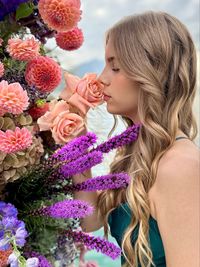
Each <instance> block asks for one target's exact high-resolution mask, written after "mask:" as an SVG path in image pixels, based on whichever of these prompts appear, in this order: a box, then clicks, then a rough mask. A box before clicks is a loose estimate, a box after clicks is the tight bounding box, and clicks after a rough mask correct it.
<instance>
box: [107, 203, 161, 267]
mask: <svg viewBox="0 0 200 267" xmlns="http://www.w3.org/2000/svg"><path fill="white" fill-rule="evenodd" d="M130 218H131V213H130V208H129V206H128V203H123V204H121V205H120V206H118V207H117V208H116V209H114V210H113V211H112V212H111V213H110V214H109V217H108V223H109V226H110V232H111V235H112V236H113V237H114V238H115V239H116V241H117V243H118V244H119V246H120V247H121V243H122V237H123V233H124V231H125V230H126V228H127V227H128V225H129V224H130ZM138 228H139V224H138V225H137V226H136V227H135V229H134V231H133V233H132V243H133V246H134V243H135V242H136V239H137V236H138ZM149 239H150V247H151V250H152V253H153V261H154V264H155V265H156V267H166V260H165V252H164V247H163V243H162V239H161V236H160V232H159V228H158V225H157V221H156V220H155V219H154V218H153V217H152V216H150V218H149ZM124 262H125V258H124V257H123V255H122V256H121V264H123V263H124ZM152 266H153V265H152ZM138 267H141V265H139V266H138Z"/></svg>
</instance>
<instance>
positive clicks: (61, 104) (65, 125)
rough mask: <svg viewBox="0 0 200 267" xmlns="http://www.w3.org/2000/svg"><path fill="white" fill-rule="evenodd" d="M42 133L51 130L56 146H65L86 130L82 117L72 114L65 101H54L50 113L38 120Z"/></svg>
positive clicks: (50, 105)
mask: <svg viewBox="0 0 200 267" xmlns="http://www.w3.org/2000/svg"><path fill="white" fill-rule="evenodd" d="M37 123H38V125H39V128H40V131H48V130H51V132H52V137H53V138H54V140H55V143H56V144H65V143H67V142H69V141H70V140H72V139H73V138H74V137H76V136H77V135H78V134H79V133H80V132H81V131H82V130H83V128H84V120H83V118H82V117H81V116H79V115H77V114H75V113H70V111H69V105H68V104H67V103H66V102H65V101H64V100H61V101H57V100H53V101H51V103H50V104H49V111H48V112H46V113H45V114H44V115H43V116H42V117H40V118H39V119H38V120H37Z"/></svg>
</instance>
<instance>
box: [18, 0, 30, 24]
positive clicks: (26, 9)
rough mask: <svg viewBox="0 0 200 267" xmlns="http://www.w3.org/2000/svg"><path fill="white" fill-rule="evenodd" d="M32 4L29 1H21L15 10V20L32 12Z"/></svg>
mask: <svg viewBox="0 0 200 267" xmlns="http://www.w3.org/2000/svg"><path fill="white" fill-rule="evenodd" d="M33 9H34V6H33V5H30V4H29V3H22V4H20V5H19V7H18V9H17V11H16V20H19V19H21V18H26V17H28V16H29V15H31V13H32V12H33Z"/></svg>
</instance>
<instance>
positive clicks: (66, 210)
mask: <svg viewBox="0 0 200 267" xmlns="http://www.w3.org/2000/svg"><path fill="white" fill-rule="evenodd" d="M93 210H94V208H93V207H92V206H90V205H89V204H88V202H86V201H83V200H76V199H69V200H64V201H60V202H57V203H55V204H53V205H51V206H48V207H45V208H41V209H38V210H35V211H33V212H32V214H33V215H36V216H37V215H39V216H49V217H52V218H56V219H66V218H83V217H85V216H88V215H91V214H92V213H93Z"/></svg>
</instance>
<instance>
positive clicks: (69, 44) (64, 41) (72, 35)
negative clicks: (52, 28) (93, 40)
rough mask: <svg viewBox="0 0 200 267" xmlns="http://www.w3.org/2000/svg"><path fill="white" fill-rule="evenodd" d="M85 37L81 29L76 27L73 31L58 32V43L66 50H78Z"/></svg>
mask: <svg viewBox="0 0 200 267" xmlns="http://www.w3.org/2000/svg"><path fill="white" fill-rule="evenodd" d="M83 40H84V37H83V32H82V30H81V29H79V28H77V27H75V28H74V29H73V30H71V31H67V32H58V33H57V34H56V43H57V45H58V46H59V47H60V48H62V49H64V50H69V51H71V50H76V49H78V48H79V47H81V45H82V43H83Z"/></svg>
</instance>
